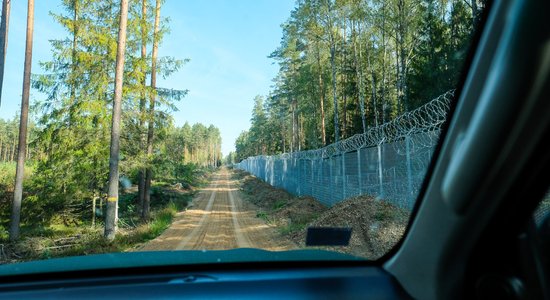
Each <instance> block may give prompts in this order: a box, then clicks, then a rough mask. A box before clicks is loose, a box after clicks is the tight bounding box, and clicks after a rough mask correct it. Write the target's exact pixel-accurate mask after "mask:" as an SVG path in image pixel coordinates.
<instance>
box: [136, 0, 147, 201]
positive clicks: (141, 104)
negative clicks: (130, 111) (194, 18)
mask: <svg viewBox="0 0 550 300" xmlns="http://www.w3.org/2000/svg"><path fill="white" fill-rule="evenodd" d="M141 22H142V23H141V60H142V64H143V65H142V66H143V70H142V72H143V79H142V81H141V85H142V87H141V88H142V91H141V97H140V99H139V112H140V115H139V136H140V147H139V149H140V150H139V151H140V153H143V152H144V151H143V149H144V148H145V143H146V141H145V134H144V127H145V119H146V111H145V104H146V101H147V99H146V94H145V87H146V85H147V76H146V74H147V72H146V69H147V68H145V60H146V59H147V26H146V22H147V0H142V1H141ZM145 174H146V169H145V168H141V169H140V170H139V179H138V180H139V182H138V201H139V205H138V207H139V209H140V210H141V211H143V203H144V199H145Z"/></svg>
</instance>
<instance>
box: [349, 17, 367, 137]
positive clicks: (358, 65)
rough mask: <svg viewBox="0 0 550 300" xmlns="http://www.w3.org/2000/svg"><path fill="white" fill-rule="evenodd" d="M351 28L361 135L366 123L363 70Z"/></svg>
mask: <svg viewBox="0 0 550 300" xmlns="http://www.w3.org/2000/svg"><path fill="white" fill-rule="evenodd" d="M360 26H361V25H358V32H357V33H358V35H359V36H361V27H360ZM352 28H353V33H352V35H353V37H354V38H353V60H354V62H355V72H356V74H357V91H358V94H359V95H358V96H359V107H360V109H361V125H362V129H363V133H365V132H367V122H366V120H365V117H366V113H365V95H364V91H363V70H362V68H361V60H360V58H362V57H361V44H359V60H358V57H357V56H358V55H357V36H356V34H355V33H356V32H355V24H352Z"/></svg>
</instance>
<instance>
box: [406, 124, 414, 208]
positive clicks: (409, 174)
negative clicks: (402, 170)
mask: <svg viewBox="0 0 550 300" xmlns="http://www.w3.org/2000/svg"><path fill="white" fill-rule="evenodd" d="M410 143H411V138H410V136H408V135H406V136H405V151H406V152H407V154H406V156H407V198H406V199H407V200H406V201H407V204H408V203H409V199H410V198H411V197H412V194H413V191H412V167H411V146H410Z"/></svg>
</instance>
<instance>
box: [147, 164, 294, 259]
mask: <svg viewBox="0 0 550 300" xmlns="http://www.w3.org/2000/svg"><path fill="white" fill-rule="evenodd" d="M231 174H232V173H231V171H229V170H227V169H221V170H220V171H218V172H217V173H216V174H215V175H214V176H213V179H212V181H211V182H210V184H209V186H208V187H206V188H204V189H203V190H202V191H201V192H200V193H199V194H198V195H197V197H196V198H195V199H194V200H193V202H192V206H191V207H190V208H189V209H187V210H186V211H184V212H181V213H178V215H177V216H176V220H175V221H174V222H173V223H172V225H171V226H170V227H169V228H168V229H167V230H166V231H165V232H164V233H163V234H161V235H160V236H159V237H157V238H156V239H154V240H152V241H150V242H148V243H146V244H144V245H143V246H142V247H141V248H139V249H138V250H137V251H154V250H203V249H204V250H224V249H234V248H260V249H266V250H273V251H278V250H279V251H280V250H289V249H295V248H296V245H295V244H294V243H292V242H291V241H290V240H288V239H286V238H283V237H282V236H280V234H278V233H277V232H276V231H275V229H274V228H272V227H270V226H269V225H267V224H266V223H265V222H264V221H263V220H262V219H259V218H257V217H256V211H257V208H256V207H255V206H254V205H252V204H251V203H249V202H245V201H243V200H242V199H241V196H240V192H239V190H238V185H237V183H236V182H235V181H233V180H231Z"/></svg>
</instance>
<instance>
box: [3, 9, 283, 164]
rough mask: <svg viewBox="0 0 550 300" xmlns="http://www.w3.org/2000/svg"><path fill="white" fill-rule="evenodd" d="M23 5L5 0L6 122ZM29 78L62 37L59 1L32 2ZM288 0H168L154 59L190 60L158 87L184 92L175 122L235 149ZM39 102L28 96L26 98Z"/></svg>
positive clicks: (270, 70)
mask: <svg viewBox="0 0 550 300" xmlns="http://www.w3.org/2000/svg"><path fill="white" fill-rule="evenodd" d="M26 2H27V1H23V0H22V1H12V8H11V17H10V27H9V38H8V41H9V42H8V52H7V56H6V71H5V75H4V88H3V91H2V106H1V107H0V118H4V119H6V118H12V117H13V116H14V114H15V112H16V110H18V108H19V106H20V103H21V88H22V81H23V61H24V55H23V54H24V46H25V27H26V9H27V7H26V5H27V3H26ZM35 5H36V6H35V32H34V47H33V70H32V71H33V73H40V72H41V69H40V67H39V65H38V62H39V61H48V60H50V57H51V51H50V45H49V42H48V40H50V39H57V38H61V37H64V36H66V34H67V33H66V32H64V30H63V28H61V26H59V25H58V24H56V23H55V22H54V21H53V19H52V17H50V16H49V14H48V12H49V11H58V10H59V9H60V1H54V0H47V1H36V4H35ZM293 7H294V0H238V1H237V0H235V1H230V0H210V1H205V0H193V1H190V0H185V1H181V0H167V1H166V2H165V5H164V6H163V8H162V11H161V15H163V16H164V17H169V18H170V27H171V32H170V34H169V35H168V36H166V37H165V40H164V43H163V44H162V45H161V47H160V48H159V55H161V56H173V57H176V58H180V59H184V58H189V59H191V61H190V62H189V63H188V64H186V65H185V66H184V67H183V68H182V69H181V70H180V71H179V72H178V73H177V74H174V75H173V76H172V77H170V78H168V79H166V80H162V79H161V80H160V82H159V86H162V87H166V88H174V89H188V90H189V94H188V96H187V97H185V98H184V99H183V100H182V101H181V102H180V103H179V104H178V105H177V106H178V108H179V111H177V112H175V113H174V117H175V120H176V124H177V125H183V124H184V123H185V122H186V121H187V122H189V123H196V122H201V123H204V124H205V125H208V124H214V125H215V126H217V127H218V128H220V131H221V133H222V139H223V144H222V152H223V153H224V155H225V154H227V153H228V152H229V151H232V150H233V149H234V142H235V139H236V138H237V136H238V135H239V133H240V132H241V131H243V130H246V129H248V127H249V125H250V115H251V110H252V105H253V101H252V100H253V98H254V96H255V95H266V94H267V93H268V92H269V90H270V86H271V85H272V81H271V80H272V78H273V77H274V76H275V74H276V72H277V70H278V66H277V65H275V64H273V61H272V60H270V59H268V58H267V56H268V55H269V54H270V53H271V52H272V51H273V50H275V48H276V47H277V46H278V44H279V41H280V39H281V35H282V31H281V28H280V24H281V23H283V22H284V21H285V20H286V19H287V18H288V16H289V15H290V11H291V10H292V8H293ZM41 97H43V96H42V95H41V94H40V93H38V92H37V91H31V103H32V101H33V100H36V99H41Z"/></svg>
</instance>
